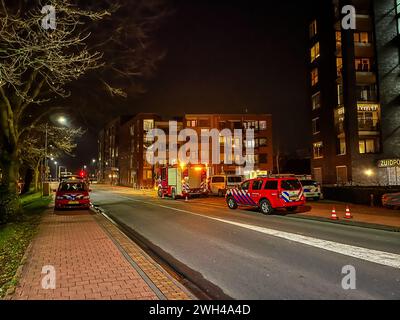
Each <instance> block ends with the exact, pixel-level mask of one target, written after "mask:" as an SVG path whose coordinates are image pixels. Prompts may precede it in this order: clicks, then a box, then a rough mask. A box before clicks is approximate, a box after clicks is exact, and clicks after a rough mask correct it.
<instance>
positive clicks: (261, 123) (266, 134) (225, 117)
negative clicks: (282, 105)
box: [183, 114, 273, 178]
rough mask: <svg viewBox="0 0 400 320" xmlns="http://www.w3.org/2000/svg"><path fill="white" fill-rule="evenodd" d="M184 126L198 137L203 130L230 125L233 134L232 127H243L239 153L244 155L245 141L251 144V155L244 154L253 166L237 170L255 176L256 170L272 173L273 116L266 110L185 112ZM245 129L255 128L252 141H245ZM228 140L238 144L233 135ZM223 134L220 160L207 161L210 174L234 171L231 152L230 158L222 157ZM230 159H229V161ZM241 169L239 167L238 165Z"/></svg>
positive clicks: (245, 174)
mask: <svg viewBox="0 0 400 320" xmlns="http://www.w3.org/2000/svg"><path fill="white" fill-rule="evenodd" d="M183 125H184V127H185V128H191V129H194V130H195V131H196V133H197V135H198V136H199V137H200V136H201V132H202V130H210V129H213V128H215V129H218V130H219V131H220V132H221V131H222V130H224V129H229V130H230V131H231V132H232V135H233V134H234V130H238V129H240V130H242V136H243V150H242V155H245V154H246V153H245V147H246V144H247V146H249V147H253V148H254V155H246V162H251V163H252V164H253V166H254V169H253V170H251V171H249V172H247V171H246V172H245V170H241V172H240V174H242V175H244V176H246V177H249V178H250V177H255V176H257V175H258V174H268V173H272V170H273V151H272V149H273V147H272V116H271V115H268V114H186V115H185V117H184V119H183ZM245 129H253V130H254V141H246V139H245V131H244V130H245ZM232 138H233V139H232V141H231V144H232V146H233V147H235V145H237V143H238V142H237V141H236V142H235V141H234V137H232ZM224 139H225V138H224V137H220V160H221V162H220V164H211V163H210V165H209V174H210V175H213V174H235V173H236V168H237V167H238V166H237V165H235V161H236V162H238V159H234V154H233V153H232V154H231V155H230V159H229V160H230V161H226V160H227V159H224V145H225V140H224ZM211 148H212V145H211V143H210V145H209V150H208V154H209V158H210V160H211V156H212V149H211ZM205 151H206V150H201V148H200V150H199V158H200V159H201V154H202V152H205ZM229 162H231V163H229ZM240 169H242V168H240Z"/></svg>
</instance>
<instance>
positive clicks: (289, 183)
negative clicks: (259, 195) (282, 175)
mask: <svg viewBox="0 0 400 320" xmlns="http://www.w3.org/2000/svg"><path fill="white" fill-rule="evenodd" d="M281 188H282V189H283V190H299V189H301V183H300V181H299V180H297V179H291V180H282V181H281Z"/></svg>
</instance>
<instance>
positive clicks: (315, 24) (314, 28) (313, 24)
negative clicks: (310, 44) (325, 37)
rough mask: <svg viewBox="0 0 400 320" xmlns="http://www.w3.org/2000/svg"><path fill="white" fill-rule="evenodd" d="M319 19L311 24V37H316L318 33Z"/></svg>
mask: <svg viewBox="0 0 400 320" xmlns="http://www.w3.org/2000/svg"><path fill="white" fill-rule="evenodd" d="M317 32H318V30H317V20H314V21H313V22H311V24H310V38H312V37H314V36H315V35H316V34H317Z"/></svg>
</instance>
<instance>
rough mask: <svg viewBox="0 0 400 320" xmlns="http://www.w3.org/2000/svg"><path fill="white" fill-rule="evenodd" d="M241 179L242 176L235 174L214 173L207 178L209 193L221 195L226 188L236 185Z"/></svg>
mask: <svg viewBox="0 0 400 320" xmlns="http://www.w3.org/2000/svg"><path fill="white" fill-rule="evenodd" d="M242 181H243V178H242V176H237V175H215V176H211V177H210V178H209V184H208V187H209V191H210V194H215V195H218V196H219V197H223V196H224V195H225V192H226V190H227V189H230V188H234V187H237V186H238V185H240V184H241V183H242Z"/></svg>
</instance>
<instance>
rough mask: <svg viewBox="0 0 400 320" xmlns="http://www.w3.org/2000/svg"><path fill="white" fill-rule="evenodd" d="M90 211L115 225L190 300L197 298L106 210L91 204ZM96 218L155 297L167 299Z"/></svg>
mask: <svg viewBox="0 0 400 320" xmlns="http://www.w3.org/2000/svg"><path fill="white" fill-rule="evenodd" d="M90 211H92V213H94V214H95V215H97V216H98V217H99V218H100V217H101V218H100V219H105V220H106V221H108V222H109V223H111V224H112V225H113V226H115V228H116V230H118V232H119V233H121V235H122V236H124V237H125V238H126V239H127V240H129V241H130V242H131V243H133V244H134V245H135V246H137V248H138V249H139V250H140V251H141V254H142V255H143V256H144V257H145V258H146V259H148V260H149V261H152V263H153V266H154V267H155V268H157V269H158V270H159V271H160V272H161V273H162V274H163V275H164V276H165V277H166V278H168V279H169V280H170V281H172V282H173V283H174V285H175V286H176V287H178V288H179V289H180V290H181V291H182V292H184V294H185V295H186V296H187V297H188V298H189V299H191V300H197V299H198V298H197V297H196V296H195V295H194V294H193V293H192V292H191V291H190V290H189V289H188V288H186V287H185V286H184V285H183V284H182V283H180V282H179V281H178V280H177V279H175V278H174V277H173V276H172V275H171V274H170V273H169V272H168V271H167V270H165V268H163V267H162V266H161V265H160V264H159V263H158V261H156V260H155V259H154V258H153V257H151V256H150V255H149V254H148V253H147V252H146V251H145V250H143V249H142V248H141V247H140V246H139V244H138V243H136V241H134V240H133V239H131V238H130V237H129V236H128V235H127V234H126V233H125V232H124V231H123V230H122V229H121V228H120V226H119V225H118V223H116V222H115V221H114V219H113V218H111V217H109V216H108V215H107V214H106V212H105V211H104V210H103V209H102V208H100V207H97V206H93V207H91V208H90ZM99 218H97V219H96V221H97V223H98V224H99V225H100V227H101V228H102V229H103V230H104V232H105V233H106V234H107V235H108V237H109V238H110V239H111V241H112V242H113V243H114V245H115V246H116V247H117V248H118V250H119V251H120V252H121V254H122V255H123V256H124V257H125V259H126V260H127V261H128V262H129V264H130V265H131V266H132V267H133V268H134V269H135V270H136V271H137V272H138V273H139V275H140V276H141V277H142V279H143V280H144V281H145V282H146V283H147V284H148V285H149V287H150V288H151V289H152V290H153V291H154V293H155V294H156V295H157V297H158V298H159V299H160V300H169V298H168V297H167V294H165V293H164V292H163V291H162V290H161V289H160V288H159V287H158V285H157V284H156V283H155V282H154V281H153V280H152V279H151V277H150V276H149V275H148V274H147V273H146V272H145V270H143V269H142V267H141V266H140V265H138V263H137V262H136V261H135V260H134V259H133V257H132V256H131V255H130V254H129V253H128V252H127V251H126V249H125V248H124V247H123V245H121V244H120V242H119V241H118V239H116V238H115V237H114V235H112V233H111V232H110V231H109V230H107V226H105V225H104V224H103V223H101V222H100V221H98V219H99Z"/></svg>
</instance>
